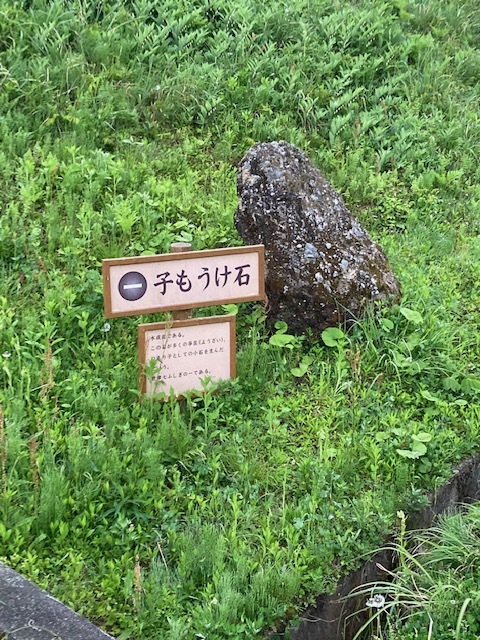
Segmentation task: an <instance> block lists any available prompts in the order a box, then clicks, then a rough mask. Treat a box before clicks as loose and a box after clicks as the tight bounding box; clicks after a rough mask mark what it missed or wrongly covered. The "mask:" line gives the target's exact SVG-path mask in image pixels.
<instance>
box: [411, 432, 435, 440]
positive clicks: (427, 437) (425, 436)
mask: <svg viewBox="0 0 480 640" xmlns="http://www.w3.org/2000/svg"><path fill="white" fill-rule="evenodd" d="M432 438H433V436H432V434H431V433H427V432H426V431H420V433H416V434H415V435H413V436H412V440H415V441H417V442H430V441H431V439H432Z"/></svg>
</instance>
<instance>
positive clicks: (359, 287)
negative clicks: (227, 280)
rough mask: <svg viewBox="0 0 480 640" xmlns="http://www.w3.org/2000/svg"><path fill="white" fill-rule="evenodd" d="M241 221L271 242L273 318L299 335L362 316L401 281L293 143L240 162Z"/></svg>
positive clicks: (261, 148)
mask: <svg viewBox="0 0 480 640" xmlns="http://www.w3.org/2000/svg"><path fill="white" fill-rule="evenodd" d="M237 191H238V197H239V204H238V209H237V211H236V213H235V225H236V227H237V230H238V232H239V233H240V235H241V236H242V238H243V239H244V241H245V243H246V244H264V245H265V267H266V292H267V296H268V318H269V321H270V322H271V323H272V324H273V323H274V322H276V321H277V320H284V321H285V322H286V323H287V324H288V327H289V330H290V331H291V332H293V333H303V332H304V331H305V330H306V329H307V328H310V329H312V330H313V331H315V332H319V331H322V330H323V329H325V328H326V327H329V326H334V325H336V324H338V323H339V322H343V321H349V320H351V319H354V318H358V317H359V316H361V314H362V312H363V311H364V310H365V308H366V306H367V303H369V302H372V301H375V300H385V299H397V298H398V297H399V295H400V287H399V284H398V282H397V280H396V279H395V276H394V275H393V273H392V271H391V269H390V266H389V264H388V261H387V258H386V256H385V254H384V252H383V251H382V249H381V248H380V246H379V245H378V244H376V243H375V242H374V241H373V240H372V239H371V238H370V237H369V235H368V234H367V233H366V232H365V231H364V230H363V229H362V227H361V226H360V224H359V222H358V221H357V220H356V218H354V217H353V216H352V215H351V213H350V212H349V211H348V209H347V207H346V206H345V203H344V202H343V200H342V198H341V197H340V195H339V194H338V193H337V192H336V191H335V190H334V189H333V188H332V187H331V186H330V185H329V183H328V182H327V181H326V180H325V178H323V177H322V175H321V174H320V172H319V171H318V169H316V168H315V167H314V166H313V165H312V163H311V162H310V160H309V158H308V157H307V156H306V155H305V154H304V153H303V152H302V151H300V150H299V149H298V148H297V147H295V146H293V145H291V144H289V143H287V142H268V143H261V144H256V145H254V146H253V147H252V148H251V149H250V150H249V151H248V152H247V154H246V155H245V156H244V158H243V159H242V160H241V162H240V164H239V167H238V180H237Z"/></svg>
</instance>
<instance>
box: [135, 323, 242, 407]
mask: <svg viewBox="0 0 480 640" xmlns="http://www.w3.org/2000/svg"><path fill="white" fill-rule="evenodd" d="M234 323H235V318H234V316H223V317H213V318H202V319H196V320H184V321H179V322H174V323H173V324H171V325H168V324H167V323H157V324H147V325H140V327H139V351H140V361H141V363H142V364H143V366H144V368H145V367H146V368H148V375H145V374H144V375H143V379H142V381H141V387H142V390H143V391H144V392H145V393H146V394H147V395H154V394H155V393H160V392H162V391H163V392H165V393H167V394H168V393H169V392H170V390H171V389H173V391H174V393H175V394H176V395H181V394H183V393H184V392H186V391H188V390H201V389H202V380H203V379H204V378H207V377H208V378H209V379H211V380H212V381H217V380H227V379H229V378H232V377H233V376H234V375H235V346H234V342H235V324H234Z"/></svg>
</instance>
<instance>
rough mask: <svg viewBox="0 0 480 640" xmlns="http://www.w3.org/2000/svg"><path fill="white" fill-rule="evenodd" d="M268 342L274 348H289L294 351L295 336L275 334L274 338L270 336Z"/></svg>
mask: <svg viewBox="0 0 480 640" xmlns="http://www.w3.org/2000/svg"><path fill="white" fill-rule="evenodd" d="M268 342H269V343H270V344H271V345H273V346H274V347H287V348H288V349H292V348H293V344H294V342H295V336H291V335H289V334H288V333H274V334H273V336H270V340H269V341H268Z"/></svg>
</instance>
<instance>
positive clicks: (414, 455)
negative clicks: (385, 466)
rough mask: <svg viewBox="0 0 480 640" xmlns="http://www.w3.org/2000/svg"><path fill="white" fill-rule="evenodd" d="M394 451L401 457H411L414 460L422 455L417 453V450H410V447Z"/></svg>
mask: <svg viewBox="0 0 480 640" xmlns="http://www.w3.org/2000/svg"><path fill="white" fill-rule="evenodd" d="M396 451H397V453H398V455H399V456H402V458H411V459H412V460H416V459H417V458H420V457H421V455H422V454H421V453H418V451H412V450H411V449H397V450H396Z"/></svg>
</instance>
